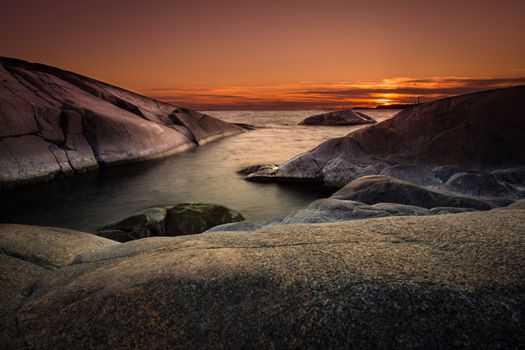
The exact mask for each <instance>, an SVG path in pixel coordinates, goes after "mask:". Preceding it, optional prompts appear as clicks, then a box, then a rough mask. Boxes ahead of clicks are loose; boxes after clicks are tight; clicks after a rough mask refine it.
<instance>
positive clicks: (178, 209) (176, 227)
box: [164, 203, 244, 236]
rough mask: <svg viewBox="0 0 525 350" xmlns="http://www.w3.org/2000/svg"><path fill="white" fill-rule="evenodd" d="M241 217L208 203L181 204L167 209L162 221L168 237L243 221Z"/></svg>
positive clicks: (231, 211) (222, 207) (229, 210)
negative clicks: (164, 218)
mask: <svg viewBox="0 0 525 350" xmlns="http://www.w3.org/2000/svg"><path fill="white" fill-rule="evenodd" d="M243 220H244V218H243V216H242V215H241V214H240V213H238V212H236V211H234V210H231V209H228V208H226V207H225V206H222V205H218V204H208V203H183V204H178V205H176V206H174V207H171V208H169V209H168V212H167V214H166V220H165V221H164V225H165V233H166V234H167V235H169V236H179V235H191V234H195V233H201V232H204V231H206V230H208V229H209V228H212V227H214V226H218V225H222V224H227V223H230V222H238V221H243Z"/></svg>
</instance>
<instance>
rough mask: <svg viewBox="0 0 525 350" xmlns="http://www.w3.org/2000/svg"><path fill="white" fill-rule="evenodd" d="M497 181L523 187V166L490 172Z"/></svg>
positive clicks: (524, 184) (524, 175) (524, 177)
mask: <svg viewBox="0 0 525 350" xmlns="http://www.w3.org/2000/svg"><path fill="white" fill-rule="evenodd" d="M492 174H494V176H496V178H497V179H498V180H499V181H503V182H506V183H508V184H511V185H514V186H519V187H525V166H522V167H516V168H510V169H499V170H495V171H493V172H492Z"/></svg>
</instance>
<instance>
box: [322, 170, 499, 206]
mask: <svg viewBox="0 0 525 350" xmlns="http://www.w3.org/2000/svg"><path fill="white" fill-rule="evenodd" d="M330 198H335V199H346V200H348V199H349V200H353V201H358V202H363V203H366V204H375V203H399V204H407V205H413V206H417V207H423V208H427V209H431V208H435V207H459V208H473V209H480V210H487V209H490V208H491V207H493V206H494V205H492V204H490V203H489V202H487V201H484V200H481V199H476V198H472V197H467V196H461V195H456V194H452V193H445V192H441V191H437V190H430V189H427V188H423V187H420V186H416V185H414V184H411V183H409V182H406V181H402V180H399V179H395V178H392V177H388V176H383V175H372V176H363V177H360V178H358V179H356V180H353V181H352V182H350V183H349V184H348V185H346V186H345V187H343V188H342V189H340V190H339V191H337V192H336V193H334V194H333V195H332V196H331V197H330Z"/></svg>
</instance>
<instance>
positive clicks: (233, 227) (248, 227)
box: [204, 218, 284, 233]
mask: <svg viewBox="0 0 525 350" xmlns="http://www.w3.org/2000/svg"><path fill="white" fill-rule="evenodd" d="M283 220H284V218H277V219H272V220H266V221H261V222H257V223H254V224H252V223H250V222H246V221H242V222H232V223H230V224H223V225H219V226H215V227H212V228H210V229H209V230H206V231H204V233H212V232H219V231H243V232H248V231H255V230H257V229H259V228H263V227H270V226H276V225H281V224H282V222H283Z"/></svg>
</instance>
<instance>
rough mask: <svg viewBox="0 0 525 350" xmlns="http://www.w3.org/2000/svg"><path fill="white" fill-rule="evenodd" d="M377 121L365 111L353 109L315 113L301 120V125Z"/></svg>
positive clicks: (370, 122)
mask: <svg viewBox="0 0 525 350" xmlns="http://www.w3.org/2000/svg"><path fill="white" fill-rule="evenodd" d="M374 123H376V121H375V120H374V119H372V118H371V117H369V116H367V115H366V114H364V113H361V112H357V111H353V110H351V109H342V110H339V111H334V112H328V113H323V114H318V115H313V116H311V117H308V118H306V119H304V120H303V121H301V122H300V123H299V125H334V126H335V125H358V124H374Z"/></svg>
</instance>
